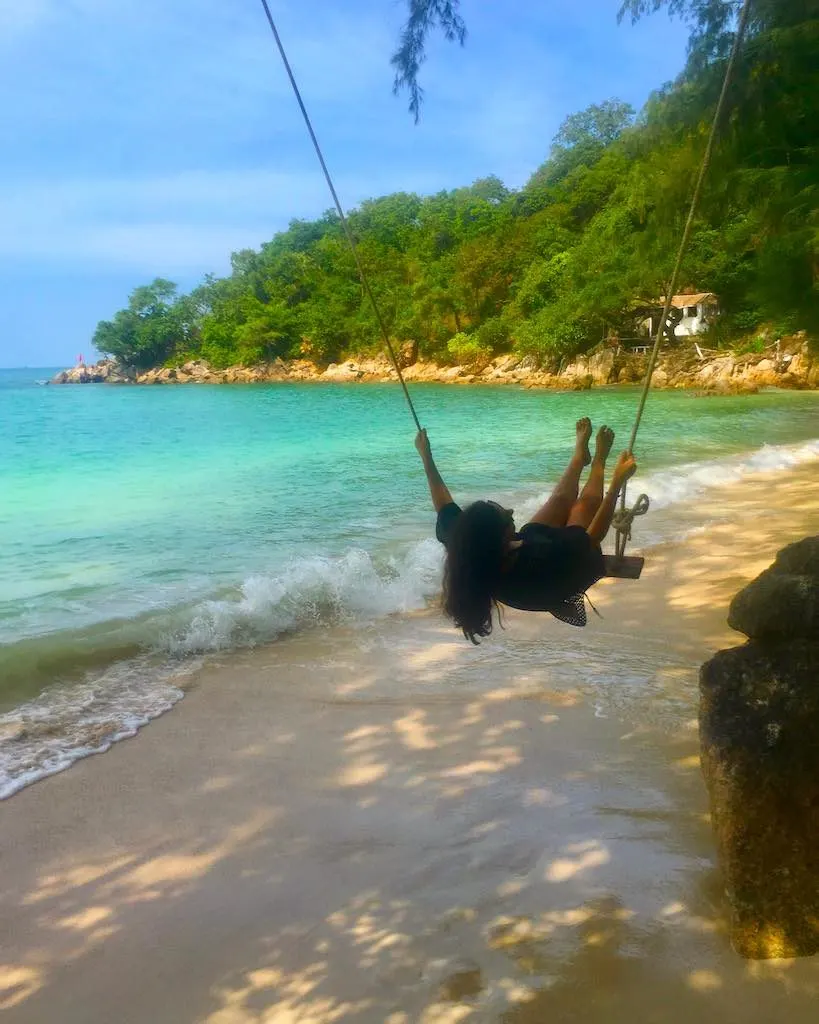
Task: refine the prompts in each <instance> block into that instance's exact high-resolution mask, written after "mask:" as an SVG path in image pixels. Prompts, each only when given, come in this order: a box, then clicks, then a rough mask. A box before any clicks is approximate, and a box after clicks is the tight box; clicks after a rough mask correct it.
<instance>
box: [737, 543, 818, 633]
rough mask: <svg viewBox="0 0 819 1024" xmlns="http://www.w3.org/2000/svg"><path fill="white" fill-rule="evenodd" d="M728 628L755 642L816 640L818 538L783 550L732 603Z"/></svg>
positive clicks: (791, 545)
mask: <svg viewBox="0 0 819 1024" xmlns="http://www.w3.org/2000/svg"><path fill="white" fill-rule="evenodd" d="M728 625H729V626H731V628H732V629H736V630H738V631H739V632H740V633H744V634H745V635H746V636H748V637H754V638H757V639H760V638H763V637H767V638H771V639H777V638H779V639H783V638H787V637H797V636H813V637H816V638H817V639H819V537H806V538H805V539H804V540H801V541H798V542H797V543H796V544H790V545H789V546H788V547H787V548H783V550H782V551H780V552H779V554H778V555H777V557H776V561H775V562H774V564H773V565H772V566H771V567H770V569H766V570H765V572H763V573H762V574H761V575H760V576H758V577H757V578H756V579H755V580H753V581H752V582H751V583H749V584H748V586H747V587H745V589H744V590H741V591H740V592H739V593H738V594H737V595H736V597H735V598H734V599H733V601H732V602H731V607H730V609H729V612H728Z"/></svg>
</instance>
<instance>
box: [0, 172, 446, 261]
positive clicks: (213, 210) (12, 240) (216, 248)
mask: <svg viewBox="0 0 819 1024" xmlns="http://www.w3.org/2000/svg"><path fill="white" fill-rule="evenodd" d="M336 184H337V188H338V190H339V192H340V195H341V196H342V199H343V201H344V202H345V204H346V205H348V206H353V205H355V204H356V203H358V202H360V201H361V200H362V199H363V198H366V197H368V196H371V195H378V194H381V193H383V192H388V191H392V190H396V189H399V188H401V189H410V190H416V191H420V192H427V191H433V190H435V189H437V188H439V187H442V182H441V181H440V179H438V178H436V176H435V174H434V173H432V174H429V175H423V174H414V175H412V176H407V175H402V176H400V177H399V176H397V175H396V176H394V177H393V180H390V177H389V176H384V175H381V176H379V175H372V176H369V177H367V178H349V177H345V176H342V177H340V178H339V179H338V181H337V183H336ZM331 205H332V200H331V198H330V196H329V193H328V192H327V186H326V184H325V181H324V178H323V177H322V176H321V173H320V172H319V171H318V169H316V170H315V171H313V172H311V173H303V172H301V171H297V172H292V173H283V172H271V171H265V170H247V171H232V172H205V171H186V172H182V173H179V174H175V175H164V176H157V177H147V178H141V179H137V178H135V179H127V178H102V179H75V180H65V181H57V182H48V181H41V182H34V183H32V182H28V183H24V184H17V185H16V186H11V187H8V186H7V187H6V188H5V189H4V190H3V192H2V193H1V194H0V260H2V259H4V258H5V259H9V260H12V261H14V262H17V261H19V260H21V259H26V260H34V261H36V262H37V263H57V264H59V263H64V262H70V263H71V265H72V266H73V267H75V268H76V267H77V266H78V265H81V264H86V265H89V266H95V265H96V266H110V265H119V266H121V267H129V268H133V269H134V271H138V272H140V273H150V274H153V273H165V274H169V273H177V274H196V273H204V272H207V271H214V272H221V271H224V270H225V269H226V267H227V265H228V258H229V256H230V253H231V252H233V251H236V250H237V249H242V248H246V247H253V248H255V247H258V246H259V245H260V244H261V243H262V242H263V241H266V240H268V239H270V238H271V237H272V236H273V234H274V233H275V232H276V231H279V230H282V229H283V228H285V227H286V226H287V224H288V223H289V221H290V220H291V219H292V218H294V217H308V218H312V217H316V216H318V215H319V214H320V213H321V212H322V211H323V210H325V209H327V208H328V207H330V206H331Z"/></svg>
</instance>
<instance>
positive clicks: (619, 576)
mask: <svg viewBox="0 0 819 1024" xmlns="http://www.w3.org/2000/svg"><path fill="white" fill-rule="evenodd" d="M603 563H604V565H605V567H606V573H605V574H606V576H610V577H612V578H613V579H616V580H639V578H640V573H641V572H642V571H643V565H644V564H645V559H644V558H641V557H640V556H639V555H621V556H620V557H619V558H618V557H617V555H603Z"/></svg>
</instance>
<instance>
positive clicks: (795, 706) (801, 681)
mask: <svg viewBox="0 0 819 1024" xmlns="http://www.w3.org/2000/svg"><path fill="white" fill-rule="evenodd" d="M817 595H819V537H808V538H806V539H805V540H803V541H800V542H799V543H797V544H792V545H790V546H789V547H787V548H785V549H783V550H782V551H781V552H780V553H779V555H778V556H777V559H776V562H775V563H774V565H773V566H771V568H769V569H767V570H766V571H765V572H764V573H762V575H761V576H760V577H758V578H757V579H756V580H754V581H753V582H752V583H750V584H749V585H748V586H747V587H746V588H745V589H744V590H743V591H741V592H740V593H739V594H738V595H737V596H736V598H735V599H734V601H733V602H732V605H731V612H730V619H729V622H730V623H731V625H732V626H734V628H739V629H741V630H742V631H743V632H745V633H746V634H748V635H749V636H750V637H751V639H750V640H749V642H748V643H746V644H744V645H743V646H742V647H737V648H734V649H732V650H727V651H720V652H719V653H718V654H716V655H715V656H714V657H713V658H712V659H711V660H710V661H708V662H707V663H706V664H705V665H703V667H702V669H701V672H700V743H701V754H702V768H703V773H704V776H705V780H706V784H707V786H708V791H709V795H710V800H711V817H712V822H713V826H714V830H715V834H716V839H717V847H718V850H719V857H720V864H721V867H722V872H723V877H724V882H725V890H726V895H727V898H728V903H729V906H730V911H731V938H732V941H733V944H734V947H735V948H736V950H737V952H739V953H740V954H742V955H743V956H747V957H751V958H768V957H792V956H810V955H813V954H815V953H819V883H818V882H817V879H819V686H817V681H819V619H818V618H817V609H819V597H818V596H817Z"/></svg>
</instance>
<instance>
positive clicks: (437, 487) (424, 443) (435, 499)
mask: <svg viewBox="0 0 819 1024" xmlns="http://www.w3.org/2000/svg"><path fill="white" fill-rule="evenodd" d="M415 447H416V448H417V449H418V454H419V455H420V456H421V461H422V462H423V464H424V472H425V473H426V475H427V483H428V484H429V493H430V495H431V496H432V504H433V505H434V506H435V511H436V512H440V511H441V509H442V508H443V507H444V505H449V504H451V503H452V495H451V494H450V493H449V488H448V487H447V485H446V484H445V483H444V481H443V480H442V479H441V474H440V473H439V472H438V467H437V466H436V465H435V460H434V459H433V458H432V449H431V448H430V446H429V438H428V437H427V432H426V430H419V431H418V434H417V435H416V438H415Z"/></svg>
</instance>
